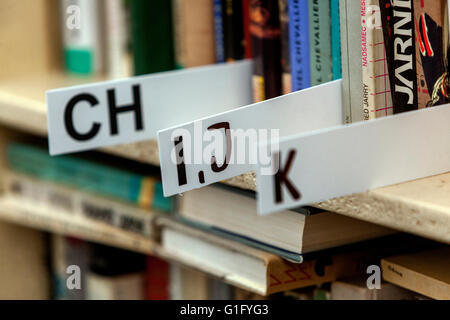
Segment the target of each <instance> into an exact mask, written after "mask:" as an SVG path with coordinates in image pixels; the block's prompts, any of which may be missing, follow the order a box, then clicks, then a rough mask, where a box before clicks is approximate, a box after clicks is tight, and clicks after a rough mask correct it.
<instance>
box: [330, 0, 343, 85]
mask: <svg viewBox="0 0 450 320" xmlns="http://www.w3.org/2000/svg"><path fill="white" fill-rule="evenodd" d="M330 16H331V57H332V60H333V61H332V64H331V65H332V70H333V80H338V79H342V60H341V59H342V56H341V21H340V13H339V0H330Z"/></svg>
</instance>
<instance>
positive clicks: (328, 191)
mask: <svg viewBox="0 0 450 320" xmlns="http://www.w3.org/2000/svg"><path fill="white" fill-rule="evenodd" d="M267 144H269V145H270V144H271V142H267V143H266V144H261V145H260V146H259V148H261V149H262V150H266V149H267ZM272 150H274V151H273V152H272V163H271V166H272V172H273V174H272V175H267V174H262V172H264V171H267V170H266V168H265V167H260V168H259V169H258V170H257V183H258V211H259V213H260V214H263V215H264V214H270V213H274V212H278V211H282V210H285V209H289V208H296V207H299V206H303V205H309V204H313V203H318V202H321V201H325V200H329V199H333V198H337V197H341V196H347V195H351V194H355V193H361V192H365V191H369V190H372V189H376V188H380V187H385V186H389V185H394V184H397V183H402V182H406V181H410V180H415V179H420V178H424V177H428V176H433V175H437V174H441V173H446V172H448V171H450V105H445V106H439V107H433V108H429V109H424V110H420V111H413V112H408V113H403V114H399V115H395V116H390V117H387V118H382V119H377V120H371V121H368V122H361V123H356V124H352V125H348V126H338V127H335V128H328V129H322V130H317V131H315V132H308V133H305V134H300V135H294V136H291V137H284V138H282V139H281V141H280V143H279V144H278V145H277V146H276V148H273V149H272ZM261 170H263V171H261Z"/></svg>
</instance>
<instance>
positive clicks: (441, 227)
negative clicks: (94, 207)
mask: <svg viewBox="0 0 450 320" xmlns="http://www.w3.org/2000/svg"><path fill="white" fill-rule="evenodd" d="M96 80H99V79H92V78H91V79H86V78H79V79H76V78H71V77H68V76H64V75H60V74H55V75H51V76H48V77H46V78H42V77H30V78H27V79H23V78H19V79H8V81H7V82H6V83H4V82H2V83H0V123H2V124H4V125H6V126H8V127H12V128H15V129H20V130H23V131H26V132H29V133H32V134H37V135H40V136H45V135H46V134H47V123H46V106H45V91H46V90H48V89H51V88H59V87H65V86H69V85H74V84H80V83H86V82H93V81H96ZM101 151H104V152H107V153H110V154H114V155H116V156H119V157H124V158H128V159H132V160H135V161H139V162H144V163H149V164H152V165H158V164H159V155H158V148H157V143H156V141H145V142H138V143H130V144H126V145H119V146H113V147H105V148H102V149H101ZM226 183H228V184H230V185H233V186H236V187H239V188H242V189H247V190H253V191H256V190H257V187H256V178H255V175H254V174H253V173H249V174H245V175H242V176H239V177H235V178H233V179H231V180H229V181H227V182H226ZM314 206H315V207H318V208H321V209H324V210H327V211H331V212H336V213H339V214H343V215H346V216H349V217H353V218H358V219H362V220H365V221H369V222H372V223H376V224H380V225H383V226H387V227H390V228H393V229H397V230H400V231H404V232H409V233H413V234H416V235H419V236H423V237H426V238H430V239H433V240H437V241H440V242H445V243H450V173H447V174H442V175H439V176H435V177H428V178H425V179H420V180H417V181H411V182H407V183H402V184H398V185H395V186H389V187H385V188H380V189H376V190H373V191H369V192H365V193H361V194H355V195H351V196H346V197H342V198H338V199H332V200H329V201H325V202H323V203H318V204H315V205H314Z"/></svg>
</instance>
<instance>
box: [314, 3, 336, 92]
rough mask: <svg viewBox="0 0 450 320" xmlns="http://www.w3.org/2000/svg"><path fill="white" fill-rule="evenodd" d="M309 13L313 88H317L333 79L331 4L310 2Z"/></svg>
mask: <svg viewBox="0 0 450 320" xmlns="http://www.w3.org/2000/svg"><path fill="white" fill-rule="evenodd" d="M308 12H309V30H310V38H309V50H310V57H311V60H310V63H311V86H316V85H319V84H322V83H325V82H328V81H331V80H332V79H333V70H332V56H331V23H330V2H329V1H323V0H322V1H319V0H309V1H308Z"/></svg>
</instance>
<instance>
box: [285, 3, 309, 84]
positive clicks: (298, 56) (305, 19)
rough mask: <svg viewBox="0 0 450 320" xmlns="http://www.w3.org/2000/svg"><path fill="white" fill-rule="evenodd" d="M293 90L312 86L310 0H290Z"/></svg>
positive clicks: (290, 46) (290, 47)
mask: <svg viewBox="0 0 450 320" xmlns="http://www.w3.org/2000/svg"><path fill="white" fill-rule="evenodd" d="M288 8H289V9H288V10H289V49H290V52H291V53H290V59H291V74H292V91H298V90H302V89H306V88H309V87H310V86H311V64H310V50H309V14H308V0H289V3H288Z"/></svg>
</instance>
